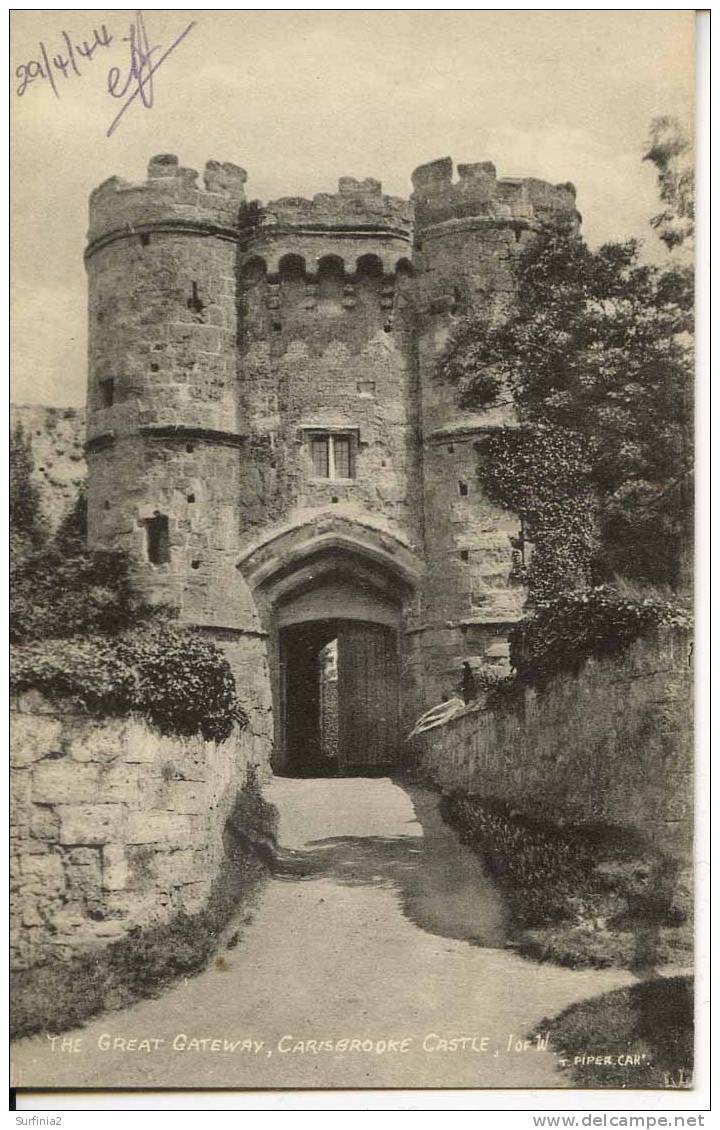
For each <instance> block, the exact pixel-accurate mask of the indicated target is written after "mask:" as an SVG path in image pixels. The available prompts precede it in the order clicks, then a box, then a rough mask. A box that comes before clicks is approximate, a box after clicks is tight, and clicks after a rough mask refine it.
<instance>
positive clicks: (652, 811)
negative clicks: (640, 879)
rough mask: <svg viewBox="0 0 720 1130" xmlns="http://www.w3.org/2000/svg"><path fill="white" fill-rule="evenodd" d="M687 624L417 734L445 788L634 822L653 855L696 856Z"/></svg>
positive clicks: (423, 756)
mask: <svg viewBox="0 0 720 1130" xmlns="http://www.w3.org/2000/svg"><path fill="white" fill-rule="evenodd" d="M690 654H691V652H690V640H689V637H688V633H687V632H684V631H680V630H670V629H667V630H663V631H662V632H660V633H658V634H657V635H656V636H653V637H649V638H647V639H642V640H638V641H637V642H636V643H635V644H634V645H633V646H632V647H630V648H629V649H628V650H627V651H626V652H625V653H624V654H622V655H620V656H617V657H614V658H608V659H605V660H602V661H595V660H591V661H589V662H588V663H587V664H586V666H585V667H584V668H583V670H582V671H581V672H580V673H579V674H578V675H577V676H570V675H567V676H561V677H558V678H556V679H555V680H554V681H553V682H552V683H551V684H550V685H549V686H548V687H547V688H546V689H545V690H543V691H542V692H536V691H533V690H526V691H525V693H524V695H523V696H522V698H521V699H520V700H519V701H517V702H512V703H510V702H508V703H506V704H503V706H502V707H498V708H496V709H494V710H484V709H482V708H480V707H479V706H473V707H470V708H468V709H467V710H465V711H464V712H463V713H462V714H461V715H459V716H457V717H456V718H455V719H453V720H452V721H451V722H449V723H447V724H446V725H445V726H441V727H438V729H436V730H430V731H429V732H427V733H426V734H423V735H421V736H420V737H418V738H417V739H415V742H416V750H417V755H418V764H419V767H420V771H421V772H422V773H423V774H424V775H425V776H426V777H428V778H430V779H432V780H433V781H435V782H436V783H437V784H438V785H440V786H441V787H442V788H444V789H456V788H457V789H462V790H464V791H465V792H467V793H471V794H474V795H477V796H482V797H487V798H495V799H499V800H503V801H506V802H507V803H509V804H511V805H512V806H513V807H515V808H517V809H519V810H520V811H523V812H526V813H531V814H533V815H535V816H538V817H541V818H542V817H544V818H547V819H549V820H552V821H555V822H558V821H566V822H568V821H572V822H581V823H593V824H595V823H601V824H610V825H620V826H623V827H627V828H631V829H634V830H635V831H636V832H638V833H639V834H640V835H641V836H643V837H645V838H646V839H647V841H648V842H649V843H650V844H651V845H652V846H653V847H654V848H655V849H656V850H657V851H659V852H660V853H663V854H668V855H671V856H675V857H676V858H678V859H680V860H682V861H684V862H685V863H687V862H688V861H689V860H690V859H691V857H692V834H693V832H692V830H693V818H692V813H693V743H692V669H691V664H690Z"/></svg>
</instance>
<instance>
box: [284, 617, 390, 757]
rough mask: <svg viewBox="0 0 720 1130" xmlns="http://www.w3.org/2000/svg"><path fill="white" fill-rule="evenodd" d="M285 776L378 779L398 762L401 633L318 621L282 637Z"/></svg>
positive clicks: (290, 629)
mask: <svg viewBox="0 0 720 1130" xmlns="http://www.w3.org/2000/svg"><path fill="white" fill-rule="evenodd" d="M280 660H281V670H282V677H283V690H284V695H283V699H284V709H283V731H284V732H283V748H284V751H285V758H284V772H285V773H286V774H288V775H289V776H297V777H331V776H335V775H341V776H349V775H373V774H374V775H377V774H384V773H387V772H389V771H390V770H391V769H392V767H393V766H394V765H396V764H397V760H398V749H399V722H398V716H399V691H398V660H397V632H396V630H395V629H394V628H391V627H388V626H387V625H384V624H372V623H365V622H364V621H357V620H310V621H306V622H304V623H302V624H293V625H291V626H289V627H286V628H283V629H282V630H281V632H280Z"/></svg>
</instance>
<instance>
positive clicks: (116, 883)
mask: <svg viewBox="0 0 720 1130" xmlns="http://www.w3.org/2000/svg"><path fill="white" fill-rule="evenodd" d="M128 878H129V869H128V863H127V858H126V855H125V848H124V847H123V846H122V845H121V844H106V845H105V846H104V847H103V849H102V885H103V889H104V890H106V891H124V890H125V888H126V887H127V884H128Z"/></svg>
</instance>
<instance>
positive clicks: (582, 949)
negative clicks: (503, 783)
mask: <svg viewBox="0 0 720 1130" xmlns="http://www.w3.org/2000/svg"><path fill="white" fill-rule="evenodd" d="M441 811H442V814H443V816H444V818H445V819H446V820H447V821H448V823H450V824H452V825H453V826H454V827H455V828H456V829H457V830H458V832H459V834H460V837H461V839H462V840H464V841H465V842H466V843H469V844H470V845H471V846H472V847H473V848H474V849H475V851H477V853H478V854H479V855H480V856H481V857H482V858H483V860H484V862H485V865H486V867H487V869H488V871H489V873H490V874H491V875H492V876H493V878H494V879H495V881H496V882H497V883H498V885H499V886H500V887H501V889H502V890H503V893H504V896H505V901H506V905H507V907H508V910H509V912H510V933H511V942H510V944H511V945H512V946H513V947H514V948H516V949H517V950H518V951H519V952H520V953H521V954H523V955H524V956H526V957H531V958H534V959H535V960H538V961H553V962H556V963H557V964H559V965H566V966H569V967H571V968H580V967H582V966H594V967H597V968H603V967H609V966H627V967H629V968H637V969H643V970H650V969H652V968H653V967H654V966H656V965H661V964H668V963H672V964H681V965H685V964H687V962H688V960H689V958H690V955H691V952H692V934H691V929H690V923H689V921H688V914H687V910H686V909H685V907H684V906H683V905H682V899H681V898H680V897H679V896H680V892H679V890H678V883H677V868H676V866H675V864H674V863H673V862H672V861H670V860H667V859H660V858H655V857H652V856H650V855H649V854H648V852H647V850H646V849H645V848H644V847H643V844H642V842H641V841H640V840H639V839H638V837H636V836H634V835H633V834H632V833H630V832H628V830H627V829H621V828H611V827H606V826H601V825H598V826H590V825H565V826H563V827H558V826H557V825H554V824H550V823H549V822H547V821H542V820H538V819H536V818H533V817H532V816H529V815H527V814H524V813H521V812H517V811H515V810H513V809H511V808H510V806H509V805H508V804H506V803H504V802H501V801H498V800H495V799H493V798H482V797H475V796H467V795H465V794H463V793H460V792H456V793H453V794H451V795H449V796H445V797H443V798H442V801H441Z"/></svg>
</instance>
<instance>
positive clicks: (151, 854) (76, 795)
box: [10, 692, 269, 969]
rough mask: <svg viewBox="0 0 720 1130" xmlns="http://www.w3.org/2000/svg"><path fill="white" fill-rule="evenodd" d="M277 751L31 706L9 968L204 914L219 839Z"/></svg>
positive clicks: (17, 765) (14, 741)
mask: <svg viewBox="0 0 720 1130" xmlns="http://www.w3.org/2000/svg"><path fill="white" fill-rule="evenodd" d="M268 765H269V743H268V741H267V739H266V738H264V737H262V736H258V735H256V734H253V733H252V732H250V731H248V732H245V733H238V734H235V735H234V736H233V737H231V738H230V739H229V740H228V741H227V742H224V743H222V744H220V745H218V744H217V743H215V742H205V741H203V740H202V739H201V738H199V737H198V738H185V739H182V738H176V737H173V738H169V737H162V736H160V735H159V734H158V733H156V732H154V731H152V730H150V729H149V728H148V727H147V726H146V725H145V724H144V722H143V721H141V720H139V719H122V720H121V719H107V720H104V721H99V720H98V719H93V718H89V717H88V716H87V715H79V714H72V713H60V712H58V709H57V708H56V707H54V706H52V705H51V704H49V703H48V702H47V701H45V700H44V699H43V698H42V697H41V696H39V695H38V694H37V693H36V692H30V693H28V694H25V695H22V696H20V698H19V699H18V701H17V702H16V703H15V704H14V709H13V711H12V729H11V758H10V783H11V794H12V812H11V851H12V856H11V883H12V907H11V932H12V942H11V945H12V964H13V968H18V969H22V968H28V967H32V966H35V965H37V964H40V963H42V962H44V961H45V960H47V959H49V958H60V959H69V958H71V957H73V956H75V955H76V954H78V953H81V952H86V951H88V950H91V949H93V948H94V947H100V946H102V945H104V944H106V943H107V942H109V941H111V940H114V939H117V938H121V937H123V936H124V935H126V934H127V933H128V931H130V930H131V929H133V928H134V927H137V926H148V925H152V924H159V923H163V922H166V921H168V920H169V919H170V918H172V917H173V916H174V915H176V914H177V913H178V912H180V911H184V912H186V913H188V914H192V913H193V912H196V911H198V910H201V909H202V908H203V907H204V906H205V904H206V903H207V900H208V896H209V894H210V889H211V886H212V884H213V881H214V880H215V879H216V878H217V876H218V872H219V870H220V867H221V864H222V861H223V857H224V847H223V831H224V827H225V822H226V819H227V817H228V814H229V813H230V810H231V809H232V806H233V804H234V801H235V798H236V796H237V794H238V791H239V790H240V789H241V788H242V786H243V784H244V782H245V780H246V778H247V774H248V770H249V769H250V768H251V767H253V768H254V770H255V772H256V774H257V776H258V779H259V780H262V779H263V777H264V775H265V774H266V773H267V772H268V769H267V767H268Z"/></svg>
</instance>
